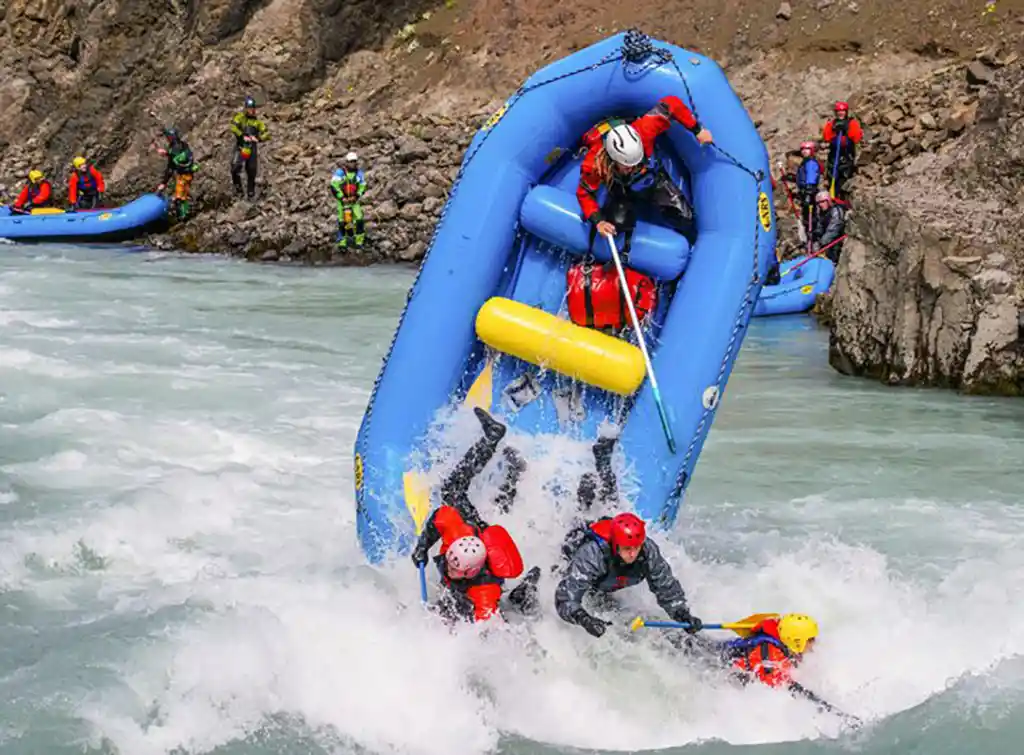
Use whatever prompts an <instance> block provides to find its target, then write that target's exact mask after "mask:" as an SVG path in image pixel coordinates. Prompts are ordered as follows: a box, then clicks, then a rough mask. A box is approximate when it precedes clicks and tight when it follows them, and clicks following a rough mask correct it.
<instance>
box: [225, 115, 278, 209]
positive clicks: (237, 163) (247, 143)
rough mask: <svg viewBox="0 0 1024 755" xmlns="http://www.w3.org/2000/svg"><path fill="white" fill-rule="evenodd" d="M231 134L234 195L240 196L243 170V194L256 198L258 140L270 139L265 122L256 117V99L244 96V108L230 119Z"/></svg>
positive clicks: (250, 198) (248, 197)
mask: <svg viewBox="0 0 1024 755" xmlns="http://www.w3.org/2000/svg"><path fill="white" fill-rule="evenodd" d="M231 134H232V135H233V136H234V137H235V151H234V154H233V155H232V157H231V183H232V184H233V185H234V187H235V196H238V197H241V196H242V170H243V169H244V170H245V179H246V186H245V195H246V198H247V199H249V200H250V201H252V200H253V199H255V198H256V171H257V170H258V169H259V150H258V149H257V147H258V146H259V143H260V142H265V141H267V140H268V139H270V133H269V132H268V131H267V124H266V123H264V122H263V121H261V120H260V119H259V118H257V117H256V100H254V99H253V98H252V97H246V98H245V110H243V111H242V112H240V113H235V117H234V118H232V119H231Z"/></svg>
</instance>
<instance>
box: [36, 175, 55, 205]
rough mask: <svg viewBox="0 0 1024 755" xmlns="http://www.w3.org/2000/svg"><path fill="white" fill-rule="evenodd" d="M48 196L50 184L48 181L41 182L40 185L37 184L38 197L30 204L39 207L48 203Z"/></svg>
mask: <svg viewBox="0 0 1024 755" xmlns="http://www.w3.org/2000/svg"><path fill="white" fill-rule="evenodd" d="M50 194H51V191H50V182H49V181H42V182H40V184H39V195H38V196H37V197H36V198H35V200H34V201H33V202H32V204H34V205H36V206H40V205H42V204H44V203H45V202H49V201H50Z"/></svg>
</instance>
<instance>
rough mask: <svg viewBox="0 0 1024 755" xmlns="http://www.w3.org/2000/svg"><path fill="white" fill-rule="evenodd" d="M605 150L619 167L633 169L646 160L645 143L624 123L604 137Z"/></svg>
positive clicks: (633, 129)
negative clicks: (623, 166)
mask: <svg viewBox="0 0 1024 755" xmlns="http://www.w3.org/2000/svg"><path fill="white" fill-rule="evenodd" d="M604 148H605V150H606V151H607V152H608V156H609V157H610V158H611V159H612V160H613V161H615V162H617V163H618V164H619V165H625V166H626V167H627V168H632V167H633V166H635V165H639V164H640V163H641V162H642V161H643V159H644V143H643V142H642V141H640V134H638V133H637V132H636V129H635V128H633V127H632V126H630V125H628V124H625V123H623V124H622V125H620V126H616V127H615V128H613V129H612V130H611V131H609V132H608V133H607V134H605V136H604Z"/></svg>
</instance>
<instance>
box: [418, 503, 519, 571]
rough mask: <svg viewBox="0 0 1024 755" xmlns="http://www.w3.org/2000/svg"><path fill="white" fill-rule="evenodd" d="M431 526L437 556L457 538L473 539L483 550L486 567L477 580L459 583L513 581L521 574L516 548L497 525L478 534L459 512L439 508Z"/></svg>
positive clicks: (448, 508) (444, 507)
mask: <svg viewBox="0 0 1024 755" xmlns="http://www.w3.org/2000/svg"><path fill="white" fill-rule="evenodd" d="M434 526H435V527H437V531H438V532H439V533H440V534H441V555H442V556H443V555H445V554H446V553H447V552H448V548H450V547H451V544H452V543H454V542H455V541H456V540H458V539H459V538H461V537H470V536H473V535H475V536H476V537H478V538H480V539H481V540H482V541H483V543H484V547H485V548H487V566H486V568H485V569H484V570H483V571H481V572H480V574H479V575H477V577H474V578H473V579H471V580H459V581H460V582H476V581H477V580H480V581H482V580H481V577H484V576H485V575H486V576H490V577H493V578H497V579H498V580H505V579H515V578H516V577H518V576H519V575H520V574H522V573H523V557H522V555H521V554H520V553H519V548H518V547H516V543H515V540H513V539H512V536H511V535H510V534H509V533H508V530H506V529H505V528H504V527H502V526H501V525H500V524H492V525H490V526H488V527H485V528H484V529H483V530H481V531H478V530H476V529H474V528H473V527H470V526H469V525H468V524H466V522H465V520H464V519H463V518H462V516H461V515H460V514H459V512H458V511H457V510H456V509H455V508H453V507H452V506H441V507H440V508H438V510H437V513H436V514H435V515H434Z"/></svg>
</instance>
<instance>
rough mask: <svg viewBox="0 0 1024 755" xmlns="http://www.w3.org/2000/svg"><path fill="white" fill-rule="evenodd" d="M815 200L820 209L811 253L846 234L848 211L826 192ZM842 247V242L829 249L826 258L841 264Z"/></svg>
mask: <svg viewBox="0 0 1024 755" xmlns="http://www.w3.org/2000/svg"><path fill="white" fill-rule="evenodd" d="M814 199H815V202H816V203H817V206H818V207H817V211H816V212H815V213H814V221H813V224H812V227H811V251H814V252H817V251H820V250H821V249H822V248H824V247H826V246H828V245H829V244H831V243H832V242H833V241H835V240H836V239H838V238H840V237H841V236H842V235H843V234H844V233H846V211H845V210H844V209H843V206H842V205H841V204H840V203H839V202H838V201H836V200H834V199H832V196H831V195H830V194H829V193H828V192H827V191H825V190H822V191H819V192H818V193H817V195H816V196H815V198H814ZM842 247H843V244H842V242H839V243H838V244H836V245H834V246H832V247H829V248H828V249H826V250H825V256H826V257H828V258H829V259H830V260H832V262H834V263H836V264H839V255H840V253H841V252H842Z"/></svg>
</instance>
